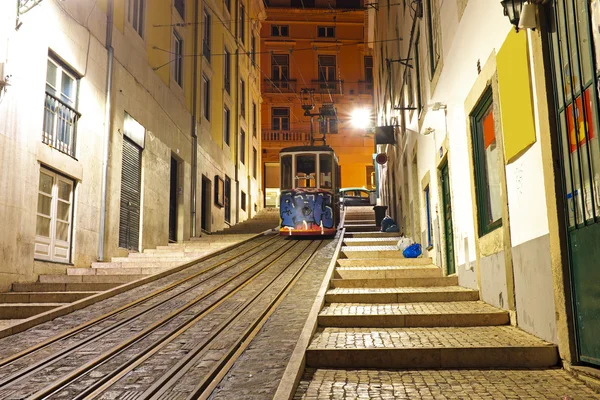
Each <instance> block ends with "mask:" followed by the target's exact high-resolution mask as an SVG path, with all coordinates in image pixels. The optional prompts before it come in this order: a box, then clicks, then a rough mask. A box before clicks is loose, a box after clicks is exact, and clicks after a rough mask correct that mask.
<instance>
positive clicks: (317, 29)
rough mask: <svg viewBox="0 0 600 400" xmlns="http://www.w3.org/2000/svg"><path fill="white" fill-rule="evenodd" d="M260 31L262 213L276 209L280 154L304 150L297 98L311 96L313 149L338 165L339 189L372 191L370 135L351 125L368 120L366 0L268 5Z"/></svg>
mask: <svg viewBox="0 0 600 400" xmlns="http://www.w3.org/2000/svg"><path fill="white" fill-rule="evenodd" d="M266 3H267V6H268V7H267V19H266V21H265V22H264V24H263V26H262V28H261V35H260V36H261V57H262V58H261V67H262V69H263V70H262V75H263V76H262V78H263V79H262V81H263V82H262V99H263V102H262V107H261V126H262V127H263V129H262V149H263V154H262V156H263V157H262V160H263V167H264V171H265V173H264V175H263V176H264V180H263V185H264V186H263V187H264V192H265V197H266V199H265V206H267V207H268V206H276V205H277V204H278V200H277V197H278V191H279V150H281V149H282V148H284V147H289V146H298V145H303V144H304V145H305V144H310V137H311V122H310V121H311V118H310V117H308V116H305V115H304V112H305V110H304V109H303V108H302V104H303V99H302V97H303V95H306V94H307V93H313V104H314V109H313V110H312V111H310V113H312V114H319V113H322V114H325V113H326V112H325V111H326V110H327V109H328V107H331V106H332V105H333V107H334V109H335V115H331V116H325V117H320V116H314V117H313V122H312V130H313V137H314V139H315V144H317V145H320V144H322V143H323V141H322V139H323V138H324V139H325V140H326V143H327V144H328V145H330V146H331V147H332V148H333V149H334V150H335V152H336V154H337V155H338V157H339V161H340V166H341V176H342V187H365V188H373V185H374V184H375V182H374V179H373V151H374V143H373V138H372V135H370V134H369V133H368V131H367V130H366V129H365V128H357V127H356V126H355V124H354V123H353V121H352V117H353V115H356V113H357V111H358V112H362V117H361V119H362V120H361V122H365V120H370V115H371V114H372V112H371V110H372V102H373V100H372V98H373V96H372V93H373V58H372V57H371V52H370V49H369V48H368V46H366V45H365V40H366V32H367V27H366V22H365V21H366V18H365V17H366V11H365V8H364V0H360V1H359V0H343V1H342V0H337V7H336V2H335V1H330V0H327V1H323V0H321V1H319V0H302V1H301V0H267V1H266Z"/></svg>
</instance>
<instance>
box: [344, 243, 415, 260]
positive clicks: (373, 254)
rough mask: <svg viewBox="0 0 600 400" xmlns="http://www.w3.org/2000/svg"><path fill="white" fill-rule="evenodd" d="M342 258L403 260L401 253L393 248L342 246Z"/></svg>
mask: <svg viewBox="0 0 600 400" xmlns="http://www.w3.org/2000/svg"><path fill="white" fill-rule="evenodd" d="M342 258H368V259H374V258H385V259H388V260H389V259H390V258H404V256H403V255H402V252H401V251H400V250H399V249H398V247H396V246H395V245H393V246H342Z"/></svg>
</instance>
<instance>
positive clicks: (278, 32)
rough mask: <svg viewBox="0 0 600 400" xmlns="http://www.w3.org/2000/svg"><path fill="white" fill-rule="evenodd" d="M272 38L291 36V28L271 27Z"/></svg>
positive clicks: (286, 26)
mask: <svg viewBox="0 0 600 400" xmlns="http://www.w3.org/2000/svg"><path fill="white" fill-rule="evenodd" d="M271 36H283V37H288V36H290V27H289V26H288V25H271Z"/></svg>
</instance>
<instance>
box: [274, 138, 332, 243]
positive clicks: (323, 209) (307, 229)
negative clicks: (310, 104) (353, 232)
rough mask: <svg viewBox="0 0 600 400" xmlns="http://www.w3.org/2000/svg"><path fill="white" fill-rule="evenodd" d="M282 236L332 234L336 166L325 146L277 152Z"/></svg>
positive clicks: (280, 232)
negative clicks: (279, 168) (279, 167)
mask: <svg viewBox="0 0 600 400" xmlns="http://www.w3.org/2000/svg"><path fill="white" fill-rule="evenodd" d="M279 163H280V166H281V174H280V177H281V178H280V179H281V183H280V197H279V199H280V200H279V212H280V217H281V226H280V229H279V234H280V235H282V236H284V235H285V236H310V235H319V236H321V235H323V236H325V235H327V236H331V235H335V232H336V229H337V225H338V224H339V220H340V209H339V195H338V193H339V189H340V169H339V164H338V158H337V156H336V155H335V152H334V151H333V149H332V148H331V147H329V146H296V147H287V148H284V149H282V150H281V151H280V152H279Z"/></svg>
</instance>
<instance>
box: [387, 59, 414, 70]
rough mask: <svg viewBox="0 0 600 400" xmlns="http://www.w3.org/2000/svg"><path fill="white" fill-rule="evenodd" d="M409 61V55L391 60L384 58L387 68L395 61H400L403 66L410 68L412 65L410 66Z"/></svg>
mask: <svg viewBox="0 0 600 400" xmlns="http://www.w3.org/2000/svg"><path fill="white" fill-rule="evenodd" d="M409 61H412V58H411V57H409V58H399V59H397V60H392V59H390V58H386V59H385V62H386V64H387V67H388V69H389V68H390V65H391V64H392V63H395V62H397V63H400V64H402V65H404V66H405V67H408V68H412V67H413V66H412V64H410V63H409Z"/></svg>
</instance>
